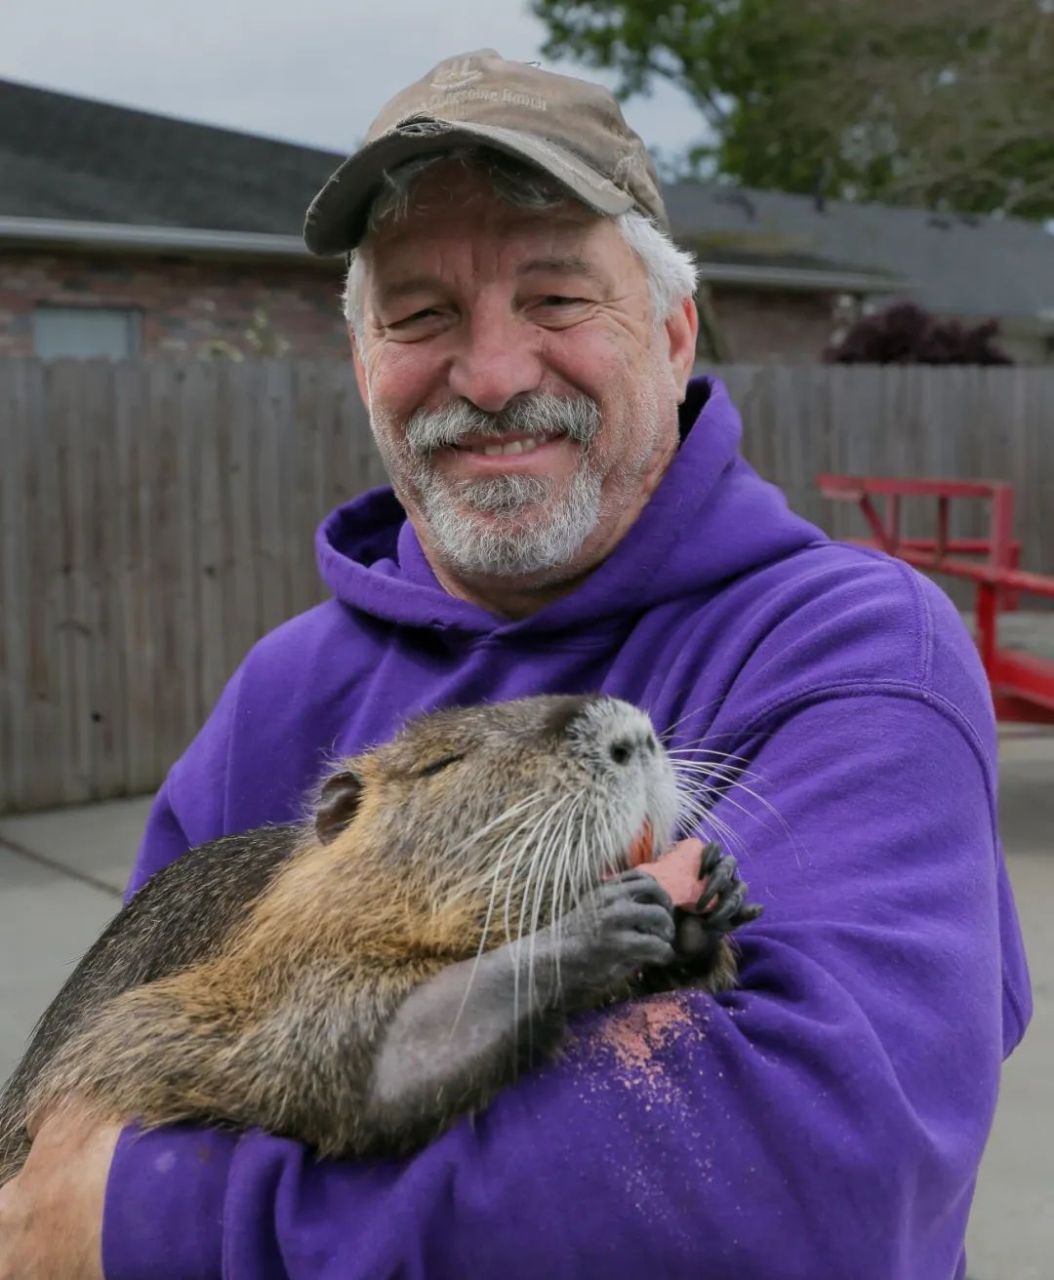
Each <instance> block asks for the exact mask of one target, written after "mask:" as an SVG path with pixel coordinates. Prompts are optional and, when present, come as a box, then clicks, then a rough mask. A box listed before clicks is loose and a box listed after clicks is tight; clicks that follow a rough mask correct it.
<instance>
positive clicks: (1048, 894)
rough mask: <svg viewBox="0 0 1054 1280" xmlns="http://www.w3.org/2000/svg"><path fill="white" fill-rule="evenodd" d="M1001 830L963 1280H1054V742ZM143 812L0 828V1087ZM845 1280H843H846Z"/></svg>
mask: <svg viewBox="0 0 1054 1280" xmlns="http://www.w3.org/2000/svg"><path fill="white" fill-rule="evenodd" d="M1000 754H1001V763H1000V788H1001V810H1002V815H1001V826H1002V833H1003V841H1004V845H1005V847H1006V850H1007V859H1008V864H1009V867H1010V875H1011V879H1012V880H1013V884H1014V890H1015V893H1016V896H1017V903H1018V909H1019V911H1020V915H1021V922H1022V927H1023V929H1024V933H1025V940H1026V944H1027V946H1028V952H1029V962H1030V965H1031V971H1032V981H1033V991H1034V998H1035V1017H1034V1020H1033V1023H1032V1026H1031V1028H1030V1030H1029V1033H1028V1036H1027V1038H1026V1039H1025V1042H1024V1044H1023V1045H1022V1046H1021V1048H1020V1049H1019V1050H1018V1051H1017V1052H1016V1053H1015V1054H1014V1055H1013V1057H1012V1058H1011V1059H1010V1061H1009V1062H1008V1063H1007V1064H1006V1067H1005V1070H1004V1075H1003V1082H1002V1090H1001V1095H1000V1101H999V1107H998V1112H997V1115H996V1122H995V1127H994V1130H993V1133H992V1136H991V1140H990V1142H989V1145H988V1149H987V1151H986V1154H985V1159H984V1164H983V1166H982V1170H981V1177H980V1182H979V1185H978V1190H977V1197H976V1200H975V1204H974V1210H973V1215H972V1217H971V1222H970V1231H969V1237H968V1253H969V1259H970V1277H971V1280H1051V1277H1054V928H1052V921H1054V731H1052V730H1047V729H1038V728H1034V727H1026V726H1014V727H1008V728H1005V729H1004V730H1003V732H1002V734H1001V748H1000ZM149 806H150V801H149V799H134V800H119V801H114V802H111V803H107V804H97V805H90V806H85V807H78V808H69V809H62V810H54V811H50V812H47V813H41V814H32V815H28V816H20V817H10V818H0V1079H3V1078H5V1077H6V1075H7V1073H8V1072H9V1071H10V1070H11V1069H12V1068H13V1067H14V1065H15V1063H16V1062H17V1060H18V1058H19V1057H20V1056H21V1053H22V1049H23V1045H24V1042H25V1038H26V1036H27V1035H28V1034H29V1032H30V1030H31V1028H32V1026H33V1024H34V1022H35V1021H36V1019H37V1017H38V1016H39V1015H40V1013H41V1012H42V1011H43V1009H44V1008H45V1007H46V1005H47V1004H48V1002H49V1001H50V1000H51V998H52V997H53V996H54V994H55V992H56V991H57V990H58V988H59V987H60V986H61V984H62V982H63V981H64V979H65V977H66V975H67V974H68V972H69V971H70V969H71V967H72V966H73V965H74V964H75V963H76V961H77V959H78V958H79V957H80V956H81V955H82V954H83V952H84V951H85V950H86V949H87V948H88V946H89V945H90V944H91V943H92V942H93V941H94V939H95V938H96V937H97V936H98V934H99V932H100V930H101V929H102V927H103V925H104V924H105V923H106V921H107V920H108V919H109V918H110V917H111V916H112V915H113V914H114V912H115V911H116V910H117V908H118V906H119V904H120V894H121V890H122V888H123V886H124V883H125V880H126V879H127V876H128V872H129V869H130V867H131V864H132V859H133V856H134V852H135V849H136V846H137V844H138V841H139V837H140V835H141V833H142V829H143V826H144V824H145V822H146V815H147V811H148V809H149ZM846 1280H849V1278H848V1277H847V1278H846Z"/></svg>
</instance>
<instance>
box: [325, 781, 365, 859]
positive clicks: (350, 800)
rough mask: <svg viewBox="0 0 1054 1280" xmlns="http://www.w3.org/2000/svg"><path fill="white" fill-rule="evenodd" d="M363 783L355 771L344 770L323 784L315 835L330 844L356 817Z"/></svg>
mask: <svg viewBox="0 0 1054 1280" xmlns="http://www.w3.org/2000/svg"><path fill="white" fill-rule="evenodd" d="M362 788H363V781H362V778H361V777H360V776H359V774H357V773H356V772H355V771H354V770H353V769H344V770H342V771H341V772H340V773H335V774H334V775H333V776H332V778H327V779H326V781H325V782H324V783H323V784H322V792H321V794H320V795H319V800H318V806H317V808H316V809H315V833H316V835H317V836H318V838H319V840H321V842H322V843H323V844H329V842H330V841H331V840H335V839H336V838H337V836H339V835H340V833H341V832H342V831H343V830H344V828H345V827H346V826H347V825H348V823H349V822H350V821H351V820H352V818H354V817H355V814H356V812H357V810H358V807H359V800H360V799H361V798H362Z"/></svg>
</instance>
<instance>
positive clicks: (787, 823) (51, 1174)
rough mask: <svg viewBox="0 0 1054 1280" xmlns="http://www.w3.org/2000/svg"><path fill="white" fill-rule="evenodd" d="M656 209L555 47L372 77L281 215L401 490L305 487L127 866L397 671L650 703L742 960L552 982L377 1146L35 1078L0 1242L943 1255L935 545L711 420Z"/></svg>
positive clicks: (997, 971) (226, 1250)
mask: <svg viewBox="0 0 1054 1280" xmlns="http://www.w3.org/2000/svg"><path fill="white" fill-rule="evenodd" d="M664 223H665V213H664V210H663V207H662V201H661V198H660V196H659V193H658V189H657V186H656V183H655V179H654V174H653V171H652V169H651V167H650V164H649V163H648V161H647V157H646V154H645V152H644V150H643V148H642V146H641V144H640V142H639V140H638V139H637V138H636V137H635V135H633V134H631V133H630V132H629V131H628V129H627V128H626V126H625V124H624V123H623V121H622V119H621V115H620V113H619V111H618V108H617V106H616V105H615V103H614V101H613V100H612V99H611V98H610V96H609V95H608V94H607V93H605V92H603V91H601V90H599V89H597V88H595V87H592V86H589V85H586V84H583V83H582V82H580V81H577V80H571V79H567V78H564V77H556V76H552V75H549V74H548V73H545V72H543V71H541V70H538V69H536V68H534V67H530V66H524V65H519V64H513V63H507V62H504V61H502V60H501V59H500V58H498V56H497V55H496V54H493V53H491V52H489V51H484V52H481V53H475V54H471V55H468V56H466V57H462V58H458V59H453V60H450V61H447V62H445V63H442V64H440V65H439V67H437V68H436V69H435V70H434V71H432V72H431V73H429V75H428V76H426V77H425V79H424V80H423V81H421V82H419V83H418V84H416V85H414V86H412V87H411V88H410V89H408V90H406V91H404V93H402V94H400V95H399V96H398V97H397V98H396V99H395V100H394V101H393V102H392V103H391V104H389V106H388V107H387V108H386V109H385V111H384V112H382V114H381V116H380V118H379V120H378V121H377V122H376V124H375V125H374V127H373V128H372V129H371V132H370V135H369V137H368V140H367V143H366V145H365V146H364V147H363V149H362V150H361V151H360V152H358V153H357V154H356V155H355V156H353V157H352V158H351V159H350V160H349V161H347V162H346V164H345V165H344V166H342V168H341V170H339V171H338V173H337V174H336V175H334V177H333V179H332V180H331V182H330V183H329V184H328V185H327V187H326V188H325V189H324V190H323V192H322V193H321V194H320V195H319V197H318V198H317V199H316V201H315V203H314V204H313V206H312V208H311V210H310V212H309V215H308V223H307V231H306V235H307V240H308V244H309V246H310V247H312V248H313V249H315V250H316V251H318V252H323V253H325V252H352V253H353V259H352V262H351V267H350V270H349V280H348V292H347V309H348V316H349V322H350V325H351V328H352V331H353V334H354V348H355V367H356V371H357V374H358V379H359V385H360V387H361V390H362V393H363V396H364V398H365V400H366V402H367V404H368V405H369V409H370V416H371V421H372V424H373V428H374V431H375V434H376V438H377V442H378V446H379V447H380V449H381V451H382V454H383V456H384V458H385V461H386V463H387V465H388V468H389V470H390V473H391V477H392V482H393V486H394V489H395V493H396V494H397V495H398V497H399V499H400V500H401V505H400V504H399V503H397V502H396V500H395V498H394V497H393V496H392V495H391V494H390V493H388V492H387V491H382V492H379V493H374V494H372V495H367V496H365V497H364V498H362V499H359V500H357V501H355V502H353V503H351V504H349V505H348V506H346V507H344V508H342V509H341V510H339V511H337V512H336V513H334V514H333V515H332V516H330V517H329V519H328V520H327V521H326V522H325V524H324V525H323V527H322V530H321V532H320V539H319V564H320V568H321V571H322V574H323V576H324V578H325V580H326V582H327V583H328V584H329V586H330V588H331V590H332V591H333V595H334V599H333V600H332V601H329V602H328V603H326V604H324V605H322V606H320V607H319V608H317V609H315V610H312V611H311V612H310V613H308V614H306V615H303V616H302V617H300V618H297V619H294V620H293V621H291V622H290V623H288V624H286V625H285V626H283V627H281V628H279V630H278V631H277V632H275V633H273V634H272V635H271V636H269V637H267V638H265V639H264V640H263V641H262V642H261V643H260V644H258V645H257V646H256V647H255V648H254V650H253V651H252V652H251V653H250V654H249V655H248V657H247V658H246V660H245V662H244V663H243V664H242V666H241V668H240V669H239V671H238V672H237V673H236V674H235V676H234V678H233V679H232V681H231V683H230V685H229V687H228V688H227V690H226V692H225V693H224V695H223V697H222V698H221V700H220V702H219V704H218V705H217V707H216V709H215V711H214V712H213V715H212V717H211V718H210V720H209V723H208V724H207V726H206V727H205V729H204V730H203V731H202V733H201V734H200V735H199V737H198V739H197V740H196V741H195V742H194V743H193V744H192V746H191V747H190V749H189V750H188V751H187V753H186V755H185V756H184V757H183V759H182V760H180V761H179V762H178V763H177V764H176V766H175V767H174V768H173V770H172V772H171V774H170V775H169V778H168V779H167V781H166V783H165V785H164V787H163V788H162V791H161V793H160V794H159V796H158V799H157V802H156V804H155V808H154V811H153V815H152V818H151V822H150V826H149V829H148V831H147V835H146V838H145V841H144V844H143V848H142V850H141V853H140V857H139V861H138V863H137V866H136V869H135V872H134V874H133V878H132V884H131V889H132V890H134V889H135V888H137V887H138V886H140V885H141V884H142V883H143V881H144V880H145V879H146V878H147V877H148V876H149V875H150V874H152V873H153V872H154V871H156V870H157V869H158V868H160V867H161V866H163V865H164V864H165V863H167V862H168V861H170V860H171V859H172V858H174V857H177V856H179V854H181V853H182V852H183V851H184V850H185V849H187V848H188V847H190V846H191V845H194V844H197V843H200V842H202V841H205V840H208V839H211V838H213V837H216V836H218V835H220V834H222V833H225V832H232V831H239V830H242V829H245V828H248V827H252V826H256V825H259V824H260V823H262V822H267V821H280V820H285V819H288V818H289V817H291V816H292V815H293V814H294V813H295V812H296V810H297V806H298V803H299V801H300V797H301V796H302V795H303V793H304V791H305V790H306V788H307V787H308V786H309V785H310V783H311V782H312V781H313V780H314V778H315V777H316V776H317V774H318V772H319V770H320V768H321V765H322V761H323V758H324V757H325V756H328V755H332V754H333V753H345V752H351V751H355V750H358V749H360V748H361V747H362V746H364V745H366V744H368V743H371V742H376V741H379V740H382V739H384V738H385V737H387V736H388V735H389V734H390V733H391V732H392V731H393V730H394V728H395V727H396V726H397V725H398V724H399V723H400V721H402V720H403V719H404V718H405V717H406V716H408V715H411V714H413V713H416V712H418V711H420V710H422V709H428V708H433V707H437V706H443V705H450V704H455V703H471V702H476V701H480V700H482V699H498V698H505V697H512V696H517V695H522V694H527V693H532V692H541V691H557V692H559V691H567V692H571V691H578V690H594V689H599V690H603V691H605V692H610V693H614V694H618V695H620V696H622V697H625V698H628V699H629V700H631V701H633V702H635V703H637V704H638V705H640V706H642V707H645V708H646V709H648V710H649V711H650V712H651V714H652V716H653V718H654V719H655V721H656V723H657V725H658V726H659V728H660V729H664V730H668V731H670V733H671V741H672V742H674V743H675V744H677V749H678V750H679V751H680V752H681V753H682V754H683V756H684V758H685V759H687V760H689V761H691V762H693V763H692V764H691V765H690V767H691V768H692V769H693V770H694V771H695V774H696V776H698V777H699V778H700V794H701V796H702V797H703V799H704V800H705V802H706V804H707V805H710V806H712V808H713V814H712V818H711V819H709V821H711V822H712V823H713V824H714V825H720V826H721V827H723V828H730V829H731V833H732V834H731V837H730V838H731V839H733V840H734V841H735V843H736V845H737V847H738V848H740V849H741V850H742V853H743V861H744V863H745V866H746V874H747V876H748V878H749V880H750V882H751V886H752V890H753V894H754V896H755V897H756V898H757V899H758V900H760V901H762V902H764V903H765V904H766V908H767V910H766V914H765V916H764V917H763V918H762V920H761V921H759V922H758V923H757V924H755V925H752V926H750V927H749V928H748V929H746V930H744V931H743V933H742V960H743V964H742V978H743V989H742V990H741V991H739V992H736V993H731V994H729V995H727V996H723V997H720V998H717V999H712V998H708V997H705V996H703V995H701V994H699V993H682V994H681V995H679V996H678V997H676V1000H675V1001H674V1003H673V1005H672V1006H671V1004H670V1003H669V1002H668V1001H667V1003H665V1004H663V1005H661V1006H659V1007H656V1006H654V1005H653V1006H647V1005H645V1006H642V1007H641V1008H640V1009H639V1010H638V1011H637V1017H636V1021H634V1020H633V1019H632V1018H629V1020H627V1015H626V1013H625V1011H624V1010H623V1011H622V1013H621V1014H620V1013H619V1012H618V1011H607V1012H605V1013H600V1014H596V1015H594V1016H592V1017H588V1018H583V1019H580V1020H579V1021H578V1022H577V1023H576V1035H575V1038H574V1040H573V1041H572V1043H571V1045H570V1047H569V1049H568V1052H567V1054H566V1056H565V1057H564V1058H563V1059H562V1060H561V1061H560V1062H559V1063H557V1064H556V1065H554V1066H553V1067H551V1068H548V1069H546V1070H545V1071H539V1072H535V1073H532V1074H530V1075H528V1076H526V1077H525V1078H523V1079H522V1080H521V1081H520V1082H519V1083H518V1084H517V1085H516V1087H514V1088H512V1089H510V1090H508V1091H506V1093H505V1094H503V1095H502V1096H501V1097H500V1098H499V1099H498V1100H497V1101H496V1102H495V1103H494V1105H493V1106H491V1107H490V1108H488V1110H487V1111H486V1112H485V1113H484V1114H482V1115H480V1116H478V1117H476V1118H475V1119H474V1121H472V1122H469V1121H466V1122H464V1123H461V1124H459V1125H457V1126H455V1127H454V1128H453V1129H452V1130H451V1131H450V1132H449V1133H447V1134H445V1135H444V1136H443V1137H441V1138H440V1139H439V1140H438V1141H436V1142H435V1143H433V1144H432V1145H431V1146H429V1147H428V1148H427V1149H426V1150H425V1151H423V1152H422V1153H420V1154H419V1155H417V1156H416V1157H414V1158H412V1159H407V1160H400V1161H371V1162H366V1163H360V1164H355V1163H350V1162H322V1163H316V1162H315V1161H313V1160H312V1159H311V1158H310V1156H309V1155H308V1153H306V1152H305V1151H303V1150H302V1149H300V1148H299V1147H298V1146H297V1145H296V1144H294V1143H291V1142H288V1141H285V1140H281V1139H277V1138H273V1137H270V1136H267V1135H263V1134H249V1135H243V1136H237V1135H232V1134H227V1133H218V1132H209V1131H205V1130H195V1129H192V1128H186V1127H182V1128H179V1129H173V1130H162V1131H159V1132H156V1133H152V1134H148V1135H145V1136H136V1135H135V1134H134V1133H132V1132H128V1133H125V1134H123V1135H121V1136H120V1139H119V1140H118V1135H117V1133H116V1131H115V1130H113V1129H106V1128H101V1129H100V1128H98V1127H96V1126H93V1125H91V1124H90V1123H89V1122H87V1121H86V1120H85V1118H84V1117H83V1116H82V1115H80V1114H79V1113H77V1112H76V1110H75V1109H74V1110H72V1111H71V1112H70V1113H69V1114H68V1115H65V1116H61V1117H56V1118H54V1119H51V1120H49V1121H48V1123H46V1124H45V1125H44V1127H43V1128H42V1131H41V1134H40V1136H39V1138H38V1140H37V1145H36V1147H35V1149H34V1153H33V1156H32V1157H31V1159H30V1162H29V1165H27V1168H26V1170H25V1172H24V1173H23V1175H22V1176H21V1177H20V1178H19V1179H17V1180H16V1181H15V1183H13V1184H11V1186H10V1187H9V1188H8V1189H7V1191H5V1192H4V1196H3V1204H4V1208H3V1211H2V1214H0V1241H5V1242H6V1243H7V1244H8V1256H9V1257H12V1258H17V1259H18V1261H17V1262H16V1263H10V1262H9V1263H8V1271H7V1272H6V1273H5V1272H3V1270H2V1265H3V1264H0V1275H5V1274H6V1275H18V1276H19V1280H34V1278H35V1277H43V1276H58V1275H61V1276H62V1277H63V1278H64V1280H69V1278H70V1277H81V1276H86V1277H87V1276H98V1275H99V1274H101V1272H100V1270H99V1264H98V1260H97V1259H98V1255H99V1250H100V1243H99V1241H100V1235H99V1233H100V1230H101V1231H102V1237H101V1252H102V1255H103V1258H104V1269H105V1274H106V1276H107V1277H108V1280H131V1278H132V1277H143V1276H150V1277H151V1278H152V1280H165V1278H167V1277H172V1278H173V1280H175V1278H176V1277H178V1278H179V1280H190V1278H192V1277H194V1278H196V1277H202V1278H204V1277H209V1278H212V1277H219V1276H221V1275H223V1276H229V1277H238V1278H240V1277H254V1278H256V1277H260V1278H269V1277H276V1278H277V1277H285V1276H291V1277H296V1278H298V1280H299V1278H304V1280H307V1278H308V1277H310V1278H312V1280H314V1278H316V1277H327V1278H328V1277H340V1278H341V1280H381V1278H383V1277H394V1276H415V1277H424V1276H427V1277H428V1280H465V1278H472V1277H480V1278H482V1280H487V1278H489V1277H497V1276H511V1277H521V1276H522V1277H528V1276H530V1277H538V1276H545V1277H564V1276H566V1277H593V1276H604V1277H605V1278H610V1277H612V1276H618V1277H630V1278H633V1280H636V1278H637V1277H641V1276H644V1275H649V1274H653V1275H656V1276H663V1277H681V1276H692V1277H695V1276H700V1277H706V1278H707V1280H715V1278H718V1277H736V1278H737V1280H750V1278H751V1277H781V1278H783V1280H789V1278H790V1277H803V1278H804V1277H808V1280H822V1278H825V1277H830V1278H831V1280H847V1278H848V1277H852V1278H853V1280H872V1278H874V1280H879V1278H881V1280H894V1278H896V1280H945V1278H947V1280H951V1277H961V1276H962V1275H963V1273H964V1266H965V1264H964V1259H963V1236H964V1230H965V1223H966V1218H967V1213H968V1209H969V1204H970V1198H971V1194H972V1190H973V1185H974V1178H975V1175H976V1171H977V1166H978V1162H979V1159H980V1155H981V1151H982V1149H983V1146H984V1142H985V1137H986V1135H987V1132H988V1128H989V1125H990V1122H991V1118H992V1113H993V1109H994V1105H995V1097H996V1086H997V1079H998V1073H999V1064H1000V1061H1001V1059H1002V1057H1003V1056H1004V1055H1005V1054H1006V1053H1007V1052H1009V1050H1010V1049H1011V1048H1012V1047H1013V1046H1014V1045H1015V1044H1016V1043H1017V1041H1018V1040H1019V1039H1020V1037H1021V1035H1022V1032H1023V1029H1024V1027H1025V1025H1026V1023H1027V1020H1028V1016H1029V994H1028V983H1027V975H1026V971H1025V964H1024V958H1023V954H1022V949H1021V942H1020V937H1019V934H1018V929H1017V923H1016V918H1015V915H1014V909H1013V904H1012V900H1011V896H1010V891H1009V887H1008V883H1007V879H1006V874H1005V870H1004V867H1003V863H1002V858H1001V852H1000V849H999V845H998V837H997V834H996V824H995V807H994V806H995V770H994V763H993V761H994V755H995V742H994V730H993V725H992V720H991V712H990V705H989V698H988V692H987V688H986V685H985V683H984V680H983V676H982V673H981V671H980V668H979V665H978V662H977V659H976V655H975V653H974V652H973V649H972V646H971V644H970V642H969V640H968V638H967V636H966V635H965V634H964V632H963V629H962V627H961V625H960V623H959V621H958V618H957V616H956V615H955V614H954V611H953V610H952V608H951V606H950V604H949V603H948V601H947V600H946V599H945V597H944V596H943V595H942V594H941V593H940V592H939V591H938V590H937V589H936V588H934V587H932V586H931V585H930V584H929V583H928V582H926V581H925V580H923V579H921V578H919V577H918V576H917V575H915V574H914V573H913V572H912V571H911V570H909V569H908V568H906V567H905V566H904V565H902V564H899V563H896V562H892V561H889V560H887V559H885V558H884V557H881V556H878V555H872V554H869V553H867V552H863V551H860V550H854V549H851V548H848V547H842V546H838V545H835V544H832V543H830V542H828V541H827V540H826V539H825V538H824V536H823V535H822V534H821V533H820V531H819V530H817V529H815V528H813V527H812V526H810V525H808V524H806V523H805V522H804V521H802V520H800V519H798V518H797V517H796V516H794V515H792V514H791V513H790V512H789V511H788V510H787V509H786V506H785V504H784V503H783V501H782V499H781V498H780V497H779V495H778V494H777V493H776V491H775V490H773V489H772V488H771V487H770V486H768V485H766V484H764V483H763V482H762V481H760V480H759V479H758V477H757V476H756V475H755V474H754V473H753V472H752V471H751V470H750V468H749V467H748V466H747V465H746V464H745V463H744V462H743V461H742V459H741V458H740V457H739V456H738V452H737V448H738V434H739V426H738V419H737V417H736V415H735V412H734V410H733V409H732V407H731V405H730V404H729V402H728V399H727V396H726V394H725V392H724V390H723V388H722V387H721V386H720V385H719V384H718V383H716V382H714V381H709V380H698V381H691V380H690V372H691V367H692V363H693V358H694V342H695V324H696V322H695V313H694V310H693V307H692V304H691V292H692V272H691V270H690V267H689V266H688V265H687V263H686V262H685V260H684V258H683V256H682V255H680V254H679V253H678V252H677V251H676V250H675V249H673V247H672V246H671V245H670V244H669V243H668V241H666V240H665V238H664V237H663V235H662V234H661V231H662V228H663V226H664ZM404 511H405V513H406V515H408V517H409V519H408V520H407V519H405V518H404ZM729 757H730V759H728V758H729ZM744 767H749V771H750V773H751V774H752V775H753V776H752V777H751V779H750V785H749V787H747V786H745V785H744V786H738V787H737V786H735V785H733V784H734V782H735V780H736V778H737V776H738V773H739V770H740V769H741V768H744ZM705 825H706V824H705V822H704V827H705ZM620 1017H621V1019H622V1020H621V1021H619V1019H620ZM115 1144H116V1147H115ZM108 1169H109V1172H108V1175H107V1170H108ZM107 1177H108V1181H107ZM104 1188H105V1211H103V1202H104ZM100 1223H101V1227H100ZM4 1232H6V1240H5V1235H4V1234H3V1233H4ZM12 1266H13V1267H14V1270H12V1269H11V1268H12Z"/></svg>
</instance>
